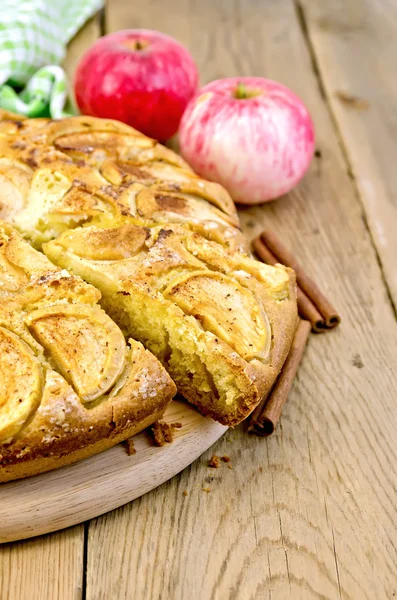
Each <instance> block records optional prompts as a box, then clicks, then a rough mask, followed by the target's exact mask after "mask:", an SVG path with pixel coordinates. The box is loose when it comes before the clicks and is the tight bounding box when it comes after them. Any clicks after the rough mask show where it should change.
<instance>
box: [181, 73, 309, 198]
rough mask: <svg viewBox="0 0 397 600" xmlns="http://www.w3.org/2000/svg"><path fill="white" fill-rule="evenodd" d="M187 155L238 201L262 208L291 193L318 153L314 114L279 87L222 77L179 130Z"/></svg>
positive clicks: (210, 86)
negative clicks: (315, 147) (267, 203)
mask: <svg viewBox="0 0 397 600" xmlns="http://www.w3.org/2000/svg"><path fill="white" fill-rule="evenodd" d="M179 140H180V149H181V153H182V155H183V157H184V158H185V159H186V161H187V162H188V163H189V164H190V165H191V166H192V167H193V169H194V170H195V171H196V172H197V173H198V174H199V175H201V176H203V177H205V178H206V179H210V180H211V181H216V182H218V183H221V184H222V185H223V186H224V187H225V188H226V189H227V190H228V191H229V193H230V194H231V196H232V197H233V199H234V200H235V201H236V202H239V203H242V204H260V203H262V202H266V201H268V200H273V199H274V198H278V197H279V196H281V195H282V194H285V193H286V192H288V191H290V190H291V189H292V188H293V187H294V186H295V185H296V184H297V183H298V181H299V180H300V179H301V177H302V176H303V175H304V173H305V171H306V170H307V168H308V166H309V164H310V161H311V159H312V156H313V150H314V128H313V122H312V120H311V117H310V115H309V112H308V110H307V108H306V107H305V105H304V104H303V103H302V101H301V100H300V99H299V98H298V97H297V96H295V94H294V93H293V92H292V91H291V90H290V89H288V88H287V87H285V86H284V85H281V84H280V83H277V82H275V81H272V80H270V79H263V78H260V77H232V78H227V79H218V80H217V81H213V82H211V83H209V84H208V85H206V86H205V87H203V88H202V89H201V90H200V91H199V92H198V93H197V94H196V96H195V97H194V98H193V99H192V100H191V101H190V103H189V105H188V107H187V109H186V111H185V113H184V115H183V117H182V121H181V125H180V129H179Z"/></svg>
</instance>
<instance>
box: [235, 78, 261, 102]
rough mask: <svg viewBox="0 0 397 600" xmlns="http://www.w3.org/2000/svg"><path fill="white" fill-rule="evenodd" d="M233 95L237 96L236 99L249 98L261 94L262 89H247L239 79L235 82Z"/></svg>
mask: <svg viewBox="0 0 397 600" xmlns="http://www.w3.org/2000/svg"><path fill="white" fill-rule="evenodd" d="M233 95H234V97H235V98H237V100H249V99H250V98H255V96H262V95H263V91H262V90H259V89H254V88H250V89H247V87H246V85H245V83H243V82H242V81H240V82H239V83H238V84H237V87H236V89H235V90H234V94H233Z"/></svg>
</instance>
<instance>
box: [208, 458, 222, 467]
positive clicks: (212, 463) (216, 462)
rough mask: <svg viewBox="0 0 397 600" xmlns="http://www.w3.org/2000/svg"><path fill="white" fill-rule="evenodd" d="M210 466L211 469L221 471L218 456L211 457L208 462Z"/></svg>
mask: <svg viewBox="0 0 397 600" xmlns="http://www.w3.org/2000/svg"><path fill="white" fill-rule="evenodd" d="M208 466H209V467H211V469H219V467H220V466H221V461H220V458H219V456H217V455H216V454H214V455H213V456H211V458H210V459H209V461H208Z"/></svg>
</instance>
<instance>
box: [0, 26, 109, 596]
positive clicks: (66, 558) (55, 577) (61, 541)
mask: <svg viewBox="0 0 397 600" xmlns="http://www.w3.org/2000/svg"><path fill="white" fill-rule="evenodd" d="M98 35H99V21H98V17H96V18H94V19H91V21H89V22H88V23H87V25H86V26H85V27H83V28H82V29H81V30H80V32H79V33H78V34H77V35H76V36H75V37H74V39H73V40H72V41H71V43H70V45H69V47H68V52H67V55H66V58H65V61H64V67H65V69H66V72H67V73H68V75H69V77H70V81H72V75H73V72H74V69H75V65H76V64H77V61H78V59H79V57H80V56H81V54H82V53H83V52H84V50H85V49H86V48H87V47H88V46H89V45H90V44H91V43H93V41H95V39H96V38H97V37H98ZM44 502H45V500H44ZM83 574H84V526H83V525H78V526H77V527H73V528H71V529H68V530H65V531H62V532H60V533H54V534H52V535H47V536H42V537H40V538H35V539H32V540H28V541H25V542H17V543H13V544H3V545H0V598H1V600H14V599H18V600H25V599H26V600H47V599H48V600H50V599H51V600H52V599H55V598H57V599H58V598H59V599H62V600H77V599H80V598H82V597H83Z"/></svg>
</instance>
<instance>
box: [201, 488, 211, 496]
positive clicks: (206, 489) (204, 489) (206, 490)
mask: <svg viewBox="0 0 397 600" xmlns="http://www.w3.org/2000/svg"><path fill="white" fill-rule="evenodd" d="M210 491H211V490H210V488H208V487H205V488H203V492H207V494H208V493H209V492H210Z"/></svg>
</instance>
